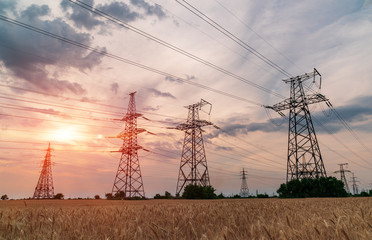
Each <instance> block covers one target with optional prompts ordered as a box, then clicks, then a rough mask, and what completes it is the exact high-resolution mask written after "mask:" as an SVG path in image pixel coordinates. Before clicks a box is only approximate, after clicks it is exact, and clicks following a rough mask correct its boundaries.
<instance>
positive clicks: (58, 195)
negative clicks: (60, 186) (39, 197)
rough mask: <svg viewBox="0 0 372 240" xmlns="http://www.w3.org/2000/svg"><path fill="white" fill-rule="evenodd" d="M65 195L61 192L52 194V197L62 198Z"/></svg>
mask: <svg viewBox="0 0 372 240" xmlns="http://www.w3.org/2000/svg"><path fill="white" fill-rule="evenodd" d="M64 197H65V196H64V195H63V194H62V193H57V194H56V195H54V199H63V198H64Z"/></svg>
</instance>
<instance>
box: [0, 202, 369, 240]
mask: <svg viewBox="0 0 372 240" xmlns="http://www.w3.org/2000/svg"><path fill="white" fill-rule="evenodd" d="M0 239H53V240H59V239H105V240H106V239H107V240H108V239H177V240H178V239H203V240H206V239H372V198H338V199H323V198H314V199H223V200H141V201H115V200H111V201H109V200H62V201H60V200H26V201H23V200H16V201H2V202H0Z"/></svg>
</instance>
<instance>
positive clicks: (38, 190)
mask: <svg viewBox="0 0 372 240" xmlns="http://www.w3.org/2000/svg"><path fill="white" fill-rule="evenodd" d="M51 150H52V149H51V148H50V143H49V145H48V149H46V151H47V153H46V154H45V159H44V163H43V167H42V169H41V173H40V177H39V181H38V182H37V185H36V187H35V192H34V196H33V198H39V199H41V198H53V197H54V187H53V177H52V162H51V154H50V152H51Z"/></svg>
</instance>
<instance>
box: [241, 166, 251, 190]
mask: <svg viewBox="0 0 372 240" xmlns="http://www.w3.org/2000/svg"><path fill="white" fill-rule="evenodd" d="M240 173H241V176H242V185H241V187H240V196H241V197H248V196H249V189H248V184H247V175H246V171H245V170H244V168H243V171H241V172H240Z"/></svg>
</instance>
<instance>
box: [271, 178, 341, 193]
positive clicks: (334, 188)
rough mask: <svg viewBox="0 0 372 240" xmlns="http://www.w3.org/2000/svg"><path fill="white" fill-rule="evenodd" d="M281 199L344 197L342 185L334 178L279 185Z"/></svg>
mask: <svg viewBox="0 0 372 240" xmlns="http://www.w3.org/2000/svg"><path fill="white" fill-rule="evenodd" d="M277 193H278V194H279V197H281V198H307V197H346V196H348V194H347V192H346V190H345V189H344V183H343V182H342V181H340V180H338V179H337V178H335V177H320V178H303V179H301V180H298V179H294V180H291V181H289V182H287V183H286V184H285V183H283V184H281V185H280V187H279V189H278V190H277Z"/></svg>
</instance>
